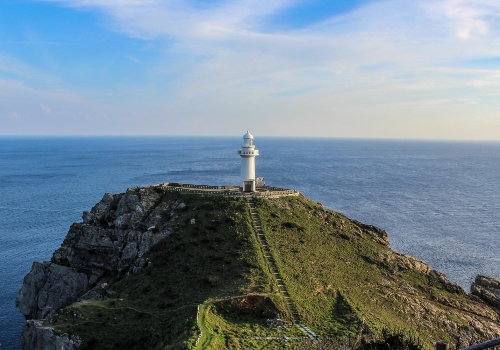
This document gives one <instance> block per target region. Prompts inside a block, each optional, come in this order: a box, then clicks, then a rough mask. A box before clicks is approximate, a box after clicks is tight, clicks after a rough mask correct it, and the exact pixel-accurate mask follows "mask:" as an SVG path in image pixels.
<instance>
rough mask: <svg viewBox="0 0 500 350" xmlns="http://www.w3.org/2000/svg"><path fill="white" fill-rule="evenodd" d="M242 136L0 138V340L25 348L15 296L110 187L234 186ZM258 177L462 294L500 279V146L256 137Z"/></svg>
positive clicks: (120, 189) (7, 349)
mask: <svg viewBox="0 0 500 350" xmlns="http://www.w3.org/2000/svg"><path fill="white" fill-rule="evenodd" d="M241 144H242V139H241V138H240V137H221V138H219V137H73V138H65V137H57V138H55V137H43V138H39V137H1V138H0V344H1V345H2V346H1V350H10V349H20V347H21V346H20V342H19V334H20V330H21V326H22V325H23V323H24V318H23V316H22V315H21V314H20V313H19V311H18V310H17V309H16V308H15V305H14V304H15V297H16V294H17V292H18V290H19V289H20V288H21V285H22V281H23V278H24V276H25V275H26V274H27V273H28V272H29V271H30V268H31V265H32V262H33V261H35V260H49V259H50V257H51V255H52V252H53V251H54V250H55V249H57V248H58V247H59V246H60V245H61V243H62V241H63V239H64V237H65V235H66V233H67V231H68V229H69V227H70V225H71V223H73V222H75V221H81V214H82V212H83V211H84V210H89V209H90V208H91V207H92V206H93V205H94V204H95V203H96V202H98V201H99V200H100V199H101V198H102V196H103V194H104V193H105V192H112V193H118V192H124V191H125V190H126V189H127V188H128V187H132V186H136V185H150V184H154V183H163V182H166V181H175V182H182V183H196V184H215V185H235V184H239V183H240V159H239V157H238V155H237V153H236V152H237V150H238V149H239V148H240V146H241ZM255 144H256V146H257V149H259V150H260V154H261V155H260V156H259V157H258V158H257V176H259V177H264V178H265V180H266V183H267V184H268V185H273V186H279V187H286V188H294V189H297V190H299V191H300V192H302V193H303V194H304V195H305V196H307V197H309V198H311V199H313V200H315V201H318V202H321V203H323V204H324V205H325V206H326V207H328V208H330V209H334V210H336V211H339V212H342V213H344V214H346V215H347V216H349V217H351V218H354V219H356V220H359V221H362V222H364V223H368V224H372V225H375V226H378V227H381V228H383V229H385V230H386V231H387V232H388V233H389V237H390V240H391V246H392V248H393V249H395V250H397V251H400V252H403V253H406V254H410V255H413V256H416V257H418V258H421V259H423V260H425V261H427V262H428V263H429V264H430V265H431V266H433V267H434V268H436V269H438V270H440V271H443V272H444V273H446V274H447V275H448V277H449V278H450V279H451V280H452V281H455V282H457V283H459V284H460V285H461V286H462V287H464V288H465V289H466V290H467V291H468V290H469V286H470V283H471V282H472V281H473V279H474V277H475V276H476V275H477V274H486V275H489V276H492V277H496V278H500V255H499V252H500V143H488V142H434V141H384V140H350V139H309V138H267V137H256V139H255Z"/></svg>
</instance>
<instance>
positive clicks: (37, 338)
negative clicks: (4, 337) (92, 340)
mask: <svg viewBox="0 0 500 350" xmlns="http://www.w3.org/2000/svg"><path fill="white" fill-rule="evenodd" d="M81 344H82V341H81V339H80V338H78V337H77V336H69V335H67V334H63V335H56V334H54V330H53V329H52V328H51V327H44V326H43V324H42V322H40V321H36V320H30V321H28V322H26V324H25V325H24V326H23V330H22V333H21V345H22V346H23V349H24V350H54V349H64V350H76V349H78V347H79V346H80V345H81Z"/></svg>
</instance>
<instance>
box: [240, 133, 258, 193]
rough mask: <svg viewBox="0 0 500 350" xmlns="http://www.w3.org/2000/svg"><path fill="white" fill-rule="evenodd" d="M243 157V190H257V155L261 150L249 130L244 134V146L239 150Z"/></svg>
mask: <svg viewBox="0 0 500 350" xmlns="http://www.w3.org/2000/svg"><path fill="white" fill-rule="evenodd" d="M238 154H239V155H240V157H241V180H242V181H243V191H245V192H253V191H255V157H257V156H258V155H259V151H258V150H256V149H255V145H254V144H253V136H252V134H250V133H249V132H248V131H247V133H246V134H245V135H243V146H241V149H240V150H239V151H238Z"/></svg>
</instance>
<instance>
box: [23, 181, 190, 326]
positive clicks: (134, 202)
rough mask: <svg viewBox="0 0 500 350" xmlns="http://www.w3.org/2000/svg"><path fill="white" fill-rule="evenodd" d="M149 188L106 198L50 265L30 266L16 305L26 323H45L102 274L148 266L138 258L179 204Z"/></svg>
mask: <svg viewBox="0 0 500 350" xmlns="http://www.w3.org/2000/svg"><path fill="white" fill-rule="evenodd" d="M160 199H161V194H160V193H158V192H156V191H154V190H152V189H143V188H142V189H129V190H128V191H127V192H126V193H124V194H116V195H113V194H110V193H106V194H105V195H104V197H103V198H102V200H101V201H100V202H99V203H97V204H96V205H95V206H94V207H93V208H92V210H91V211H90V212H84V214H83V222H82V223H74V224H73V225H72V226H71V228H70V230H69V232H68V234H67V236H66V238H65V239H64V242H63V244H62V245H61V247H60V248H59V249H57V250H56V251H55V252H54V254H53V256H52V260H51V262H35V263H34V264H33V267H32V269H31V271H30V273H28V275H26V277H25V279H24V283H23V287H22V288H21V290H20V291H19V294H18V296H17V298H16V305H17V307H18V308H19V310H20V311H21V313H22V314H23V315H25V317H26V318H27V319H33V318H34V319H46V318H50V317H51V315H53V314H54V313H55V312H56V311H57V309H59V308H61V307H64V306H67V305H69V304H71V303H73V302H74V301H76V300H77V299H78V298H80V297H81V296H83V295H84V294H85V293H87V292H88V291H89V290H90V289H91V288H92V287H94V286H95V284H96V283H97V281H98V280H99V278H101V277H102V275H103V274H104V273H105V272H117V273H123V272H125V271H128V270H129V269H130V268H133V269H134V268H135V269H137V268H140V267H143V266H144V265H146V264H147V261H145V260H144V259H143V258H142V256H143V255H144V254H145V253H146V252H148V251H149V249H150V248H151V246H153V245H154V244H156V243H158V242H159V241H160V240H161V239H163V238H164V237H166V236H167V235H168V234H169V233H170V231H169V230H168V229H167V228H166V225H165V221H166V220H167V219H170V217H167V218H165V217H163V216H162V214H163V215H164V213H165V212H167V213H170V212H171V213H172V214H173V210H174V208H175V207H177V206H179V204H180V203H175V202H167V203H165V202H161V203H160V204H158V203H159V202H160Z"/></svg>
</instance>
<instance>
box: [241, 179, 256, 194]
mask: <svg viewBox="0 0 500 350" xmlns="http://www.w3.org/2000/svg"><path fill="white" fill-rule="evenodd" d="M243 191H244V192H255V181H254V180H250V181H243Z"/></svg>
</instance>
